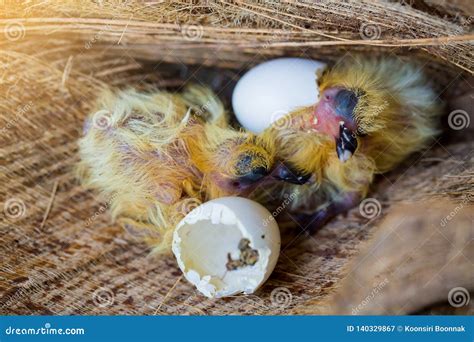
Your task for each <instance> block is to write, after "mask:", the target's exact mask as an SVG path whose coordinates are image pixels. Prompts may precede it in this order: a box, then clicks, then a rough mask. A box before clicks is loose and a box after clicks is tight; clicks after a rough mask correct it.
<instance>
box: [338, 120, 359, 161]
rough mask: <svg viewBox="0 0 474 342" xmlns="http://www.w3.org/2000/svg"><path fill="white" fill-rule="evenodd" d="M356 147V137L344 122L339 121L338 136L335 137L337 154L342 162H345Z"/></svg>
mask: <svg viewBox="0 0 474 342" xmlns="http://www.w3.org/2000/svg"><path fill="white" fill-rule="evenodd" d="M356 149H357V137H356V135H355V134H354V132H352V131H351V130H350V129H349V128H347V127H346V125H345V123H344V122H343V121H341V122H340V123H339V137H337V138H336V151H337V156H338V158H339V160H340V161H342V162H343V163H344V162H346V161H347V160H348V159H349V158H350V157H352V155H353V154H354V152H355V150H356Z"/></svg>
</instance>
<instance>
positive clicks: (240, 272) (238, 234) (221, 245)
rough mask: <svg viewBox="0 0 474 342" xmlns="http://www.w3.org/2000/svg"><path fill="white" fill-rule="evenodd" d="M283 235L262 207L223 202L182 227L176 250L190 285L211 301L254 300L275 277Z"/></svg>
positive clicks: (193, 214)
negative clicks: (236, 297)
mask: <svg viewBox="0 0 474 342" xmlns="http://www.w3.org/2000/svg"><path fill="white" fill-rule="evenodd" d="M280 245H281V242H280V230H279V228H278V225H277V223H276V221H275V219H274V218H273V216H272V215H271V214H270V212H269V211H268V210H267V209H265V208H264V207H263V206H262V205H260V204H258V203H257V202H254V201H251V200H249V199H246V198H241V197H223V198H218V199H215V200H212V201H209V202H206V203H204V204H202V205H201V206H199V207H197V208H195V209H194V210H192V211H191V212H190V213H188V215H186V217H185V218H184V219H183V220H182V221H181V222H180V223H179V224H178V225H177V227H176V229H175V232H174V235H173V244H172V250H173V253H174V255H175V257H176V260H177V261H178V265H179V267H180V269H181V271H182V272H183V274H184V276H185V277H186V279H187V280H188V281H189V282H190V283H192V284H193V285H195V286H196V288H197V290H198V291H200V292H201V293H202V294H204V295H205V296H207V297H209V298H220V297H226V296H231V295H234V294H238V293H245V294H250V293H253V292H254V291H255V290H257V288H258V287H259V286H260V285H262V284H263V283H264V282H265V281H266V280H267V279H268V277H269V276H270V274H271V273H272V271H273V269H274V268H275V265H276V263H277V260H278V256H279V254H280Z"/></svg>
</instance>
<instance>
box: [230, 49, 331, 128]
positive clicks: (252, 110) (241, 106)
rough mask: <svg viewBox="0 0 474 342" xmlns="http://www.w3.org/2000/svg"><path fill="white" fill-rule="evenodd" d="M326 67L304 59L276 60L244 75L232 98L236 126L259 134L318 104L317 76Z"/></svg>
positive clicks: (320, 63)
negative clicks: (239, 125) (300, 108)
mask: <svg viewBox="0 0 474 342" xmlns="http://www.w3.org/2000/svg"><path fill="white" fill-rule="evenodd" d="M325 67H326V64H324V63H322V62H318V61H314V60H310V59H304V58H278V59H274V60H271V61H268V62H264V63H262V64H259V65H257V66H256V67H254V68H252V69H250V70H249V71H247V73H245V74H244V76H242V78H241V79H240V80H239V81H238V82H237V85H236V86H235V89H234V92H233V94H232V107H233V109H234V113H235V116H236V117H237V120H238V121H239V123H240V124H241V125H242V126H243V127H244V128H246V129H248V130H250V131H252V132H254V133H260V132H262V131H263V130H265V128H267V127H268V126H270V125H271V124H272V123H273V122H275V121H277V120H278V119H280V118H281V117H283V116H284V115H286V114H288V113H289V112H291V111H293V110H294V109H296V108H298V107H304V106H310V105H313V104H315V103H316V102H317V101H318V97H319V91H318V88H317V84H316V82H317V74H319V73H320V72H322V70H324V68H325Z"/></svg>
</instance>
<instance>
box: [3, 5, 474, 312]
mask: <svg viewBox="0 0 474 342" xmlns="http://www.w3.org/2000/svg"><path fill="white" fill-rule="evenodd" d="M472 13H473V7H472V3H471V2H470V1H461V0H459V1H456V2H454V3H453V4H450V3H448V2H445V1H435V0H433V1H417V0H413V1H401V2H392V1H380V2H372V1H370V2H369V1H346V2H339V1H321V2H298V3H295V2H289V1H288V2H286V1H282V2H244V1H203V2H198V1H190V2H169V3H168V2H163V3H161V2H146V1H143V2H132V1H81V2H77V1H72V0H71V1H61V2H55V1H37V2H36V1H33V2H24V3H16V2H14V3H11V4H10V3H9V1H6V2H5V3H4V5H3V7H0V26H1V27H2V33H3V36H2V38H1V39H0V67H1V70H0V75H1V77H0V89H1V92H2V94H5V96H2V98H1V99H0V108H1V115H0V129H1V130H2V134H1V135H0V146H1V149H0V155H1V158H0V165H1V168H2V172H1V174H0V178H1V182H0V184H1V185H0V200H1V201H2V204H3V209H4V212H3V215H4V217H2V220H1V222H0V229H1V241H2V243H1V249H2V252H1V254H2V262H1V264H2V268H1V269H2V271H1V275H2V278H1V280H0V289H1V291H0V308H1V309H0V312H2V313H4V314H5V313H19V314H32V313H34V314H54V313H62V314H72V313H74V314H86V313H87V314H97V313H108V314H114V313H115V314H119V313H122V314H155V313H161V314H170V313H174V314H180V313H186V314H228V313H259V314H278V313H303V312H304V313H318V312H329V313H331V312H344V310H342V309H341V307H343V306H344V303H347V301H346V302H344V300H343V299H344V298H345V295H344V291H346V292H347V293H356V292H357V291H354V289H353V288H351V287H350V286H347V285H343V286H339V285H340V283H341V280H342V279H344V278H347V277H348V275H350V274H357V273H352V272H353V270H354V269H355V268H357V262H356V261H354V260H353V259H355V258H357V257H360V258H361V259H362V260H366V259H365V258H364V255H368V254H370V252H371V251H373V249H371V248H370V246H371V244H376V245H377V244H378V242H377V241H379V240H380V236H378V235H375V237H373V235H374V234H375V232H380V231H382V232H383V231H385V230H387V229H390V227H392V226H393V225H392V224H390V222H392V221H390V220H393V217H392V218H387V222H388V223H387V224H385V223H383V224H381V225H380V227H379V223H380V222H379V219H380V217H382V216H385V215H392V214H393V215H397V213H398V215H399V216H400V215H402V214H403V212H404V211H403V210H401V211H400V209H399V210H395V209H393V210H392V207H396V206H398V204H397V203H398V202H406V201H411V202H413V201H418V202H419V201H424V200H426V199H428V198H429V199H431V200H432V199H435V200H437V201H439V200H440V198H443V200H446V201H449V203H451V204H452V205H453V208H457V207H459V206H462V210H464V211H465V212H466V211H467V212H468V213H469V212H470V213H472V205H471V203H472V199H473V196H474V181H473V177H474V167H473V160H474V156H473V150H472V142H470V140H469V137H470V136H472V128H471V126H472V124H471V126H469V124H468V125H465V127H463V129H462V130H453V129H450V128H449V127H447V129H446V133H445V134H444V135H443V138H442V140H437V141H436V142H435V143H434V144H433V146H431V148H430V149H429V150H428V151H427V152H425V153H424V154H420V155H415V156H413V157H412V158H411V159H410V160H408V161H406V162H405V163H404V165H402V166H401V167H400V168H399V169H397V170H395V171H394V172H392V173H390V174H389V175H385V176H382V177H381V178H380V179H379V180H378V181H377V182H376V184H375V187H374V190H373V193H371V194H370V196H371V197H372V198H377V199H378V201H379V202H380V203H381V208H382V214H383V215H380V216H379V215H377V217H374V218H371V219H370V220H367V217H364V216H361V215H360V213H359V210H358V208H355V209H354V210H351V211H350V212H349V213H348V215H346V216H344V217H339V218H338V219H337V220H334V221H333V222H331V223H330V224H329V225H327V226H326V227H325V228H324V229H323V230H321V231H320V232H318V234H317V235H316V236H313V238H301V239H299V241H295V242H294V243H292V245H291V246H289V247H288V248H287V249H285V250H284V251H283V252H282V256H281V259H280V262H279V265H278V266H277V268H276V270H275V273H274V275H273V276H272V277H271V278H270V280H269V281H268V282H267V284H266V285H265V286H264V287H263V288H262V289H261V290H260V291H259V292H257V293H256V295H255V296H247V297H242V296H240V297H236V298H230V299H227V300H221V301H212V300H203V298H202V297H200V296H199V295H198V294H196V293H194V291H193V289H192V288H191V287H190V285H188V284H186V283H185V282H184V281H181V276H180V273H179V270H178V269H177V267H176V265H175V264H174V262H173V260H172V259H168V258H162V259H152V258H149V257H148V250H147V249H146V247H145V246H144V245H143V244H142V242H141V241H140V240H138V239H137V240H135V239H134V238H133V237H130V236H128V235H127V234H126V233H125V232H123V231H122V230H121V229H120V228H119V227H117V226H115V225H114V224H113V223H111V222H110V221H109V218H108V216H107V214H106V213H105V212H106V210H107V203H103V202H100V199H98V198H96V197H95V195H94V194H93V193H91V192H88V191H86V190H85V189H83V188H82V187H81V186H80V185H79V184H78V183H77V181H76V180H75V178H74V175H73V172H72V169H73V166H74V165H75V163H76V162H77V139H78V138H79V136H80V135H81V132H82V123H83V120H84V118H85V116H86V115H87V114H88V113H89V111H90V110H91V108H92V107H93V104H94V101H95V99H96V97H97V95H98V93H100V92H101V91H102V90H104V89H106V88H110V87H119V88H124V87H135V88H141V89H146V88H148V87H150V86H153V87H156V86H158V87H166V88H170V89H175V90H179V89H180V88H181V86H183V85H184V84H185V83H187V82H191V81H193V82H201V83H206V84H209V85H211V86H212V87H213V88H214V89H216V91H217V92H218V94H219V95H220V96H221V97H222V98H223V99H227V100H228V99H229V95H230V94H231V92H232V88H233V85H234V83H235V81H236V80H237V79H238V77H239V75H240V74H241V73H242V72H244V71H245V69H247V68H249V67H251V66H252V65H254V64H256V63H258V62H260V61H262V60H266V59H269V58H273V57H277V56H300V57H307V58H316V59H320V60H324V61H327V62H334V61H336V60H337V59H339V58H341V57H344V56H351V55H352V54H355V53H370V54H372V55H373V54H381V55H383V54H385V55H386V54H391V55H397V56H399V57H400V58H405V59H407V60H414V59H416V60H417V61H419V62H420V63H421V65H422V66H423V69H424V71H425V72H427V73H428V74H429V75H431V77H432V78H433V79H434V80H436V83H437V84H438V86H439V88H440V90H439V93H440V96H441V97H442V98H443V99H444V100H445V101H446V102H447V105H448V106H447V110H446V114H448V113H450V112H451V113H452V111H453V110H463V111H464V112H466V113H468V112H469V110H471V109H472V107H473V106H472V98H473V95H472V93H470V92H471V91H472V86H470V87H469V82H470V84H472V73H473V72H474V66H473V49H472V43H473V40H474V35H473V34H472V16H471V14H472ZM470 118H471V117H470V116H468V117H467V120H470ZM471 121H472V120H471ZM445 207H446V206H445ZM420 210H423V209H420ZM453 210H454V209H453ZM419 212H420V211H418V213H419ZM416 214H417V211H416V210H415V211H414V212H412V213H411V215H412V216H416ZM420 219H421V218H420ZM462 219H463V218H462V217H459V218H458V220H462ZM384 222H385V221H384ZM453 222H454V221H453ZM463 222H464V221H463ZM411 224H412V225H413V226H414V227H416V223H413V222H412V223H411ZM387 225H389V226H390V227H389V226H387ZM458 226H459V227H464V228H459V229H460V230H462V231H466V229H469V225H465V224H459V225H458ZM384 227H385V228H384ZM466 227H467V228H466ZM380 234H381V233H379V235H380ZM424 234H425V233H424ZM426 234H427V233H426ZM456 236H457V238H458V239H462V238H463V237H464V235H462V234H461V238H460V237H459V236H458V235H456ZM455 238H456V237H453V239H455ZM456 241H457V240H456ZM462 241H464V240H462ZM462 241H461V242H462ZM466 241H467V240H466ZM364 245H369V247H363V246H364ZM471 245H472V243H471ZM436 246H437V248H446V249H450V248H453V247H452V246H451V247H449V246H448V245H443V244H442V242H439V243H436ZM440 246H441V247H440ZM456 246H458V245H456ZM459 246H461V247H459V248H461V249H460V251H461V252H462V251H463V250H464V249H465V248H467V247H466V246H468V245H466V244H462V243H460V245H459ZM468 247H469V246H468ZM471 247H472V246H471ZM364 248H366V249H364ZM401 248H403V244H402V245H401V246H397V248H396V249H394V250H396V251H400V249H401ZM470 250H472V248H470ZM410 251H412V252H413V253H414V254H415V255H418V254H419V255H420V256H425V257H433V256H432V255H430V254H429V253H424V251H423V249H422V248H421V249H410ZM453 253H454V252H453ZM440 254H443V255H444V253H443V252H440ZM403 255H407V256H409V255H410V253H409V251H406V253H405V254H403ZM463 255H465V257H466V258H468V259H469V258H470V260H471V262H472V255H470V254H466V253H463ZM379 257H380V255H379ZM382 257H384V258H389V259H390V258H391V257H392V256H391V255H390V254H386V255H382ZM396 260H398V259H396ZM423 260H424V259H422V261H423ZM452 260H456V261H455V262H456V263H457V264H458V265H461V262H460V261H459V260H458V259H454V258H453V259H452ZM452 260H451V261H450V262H452ZM458 261H459V262H458ZM374 262H375V261H374ZM397 262H398V261H397ZM401 262H402V261H400V263H401ZM354 263H355V264H354ZM389 264H390V263H389ZM445 264H446V263H445V262H443V260H438V261H437V262H433V263H431V264H430V265H431V266H432V269H433V270H437V269H439V268H442V267H444V266H445ZM397 265H398V264H397ZM411 269H416V268H411ZM411 269H410V268H408V269H405V271H407V272H408V271H409V270H411ZM430 269H431V268H430ZM403 270H404V269H403V268H402V271H403ZM463 270H464V268H462V267H461V266H460V268H459V272H458V273H462V271H463ZM458 273H456V275H455V276H453V275H452V274H450V275H449V277H450V279H459V277H460V278H462V277H461V276H459V274H458ZM464 273H465V276H466V277H468V276H469V273H470V272H464ZM373 274H377V277H382V278H380V279H382V280H383V277H387V275H386V274H385V275H384V273H383V272H381V273H380V272H379V273H377V272H375V271H374V273H373ZM431 276H436V275H435V271H433V274H431ZM357 277H358V278H357V279H359V281H360V283H361V284H362V285H361V286H362V287H361V288H365V289H366V290H365V292H364V291H363V290H361V291H359V292H360V293H359V294H358V295H360V298H361V300H362V299H364V298H365V296H366V295H367V293H366V292H370V291H369V290H370V289H371V288H372V286H373V284H370V281H371V280H370V279H368V277H367V276H364V275H360V274H358V275H357ZM424 277H425V278H423V279H426V282H427V283H428V285H427V286H433V287H434V288H433V289H432V290H433V291H432V292H430V297H429V298H430V301H429V302H426V301H423V302H420V303H415V304H413V303H411V304H410V305H409V306H403V305H402V304H403V303H399V302H398V303H394V299H393V298H395V297H397V295H396V293H397V291H401V288H403V286H405V285H406V283H401V284H400V283H395V282H392V283H391V284H393V286H395V287H396V286H398V287H396V288H395V290H394V289H393V288H392V287H388V286H387V287H386V286H385V285H383V287H384V288H386V289H390V291H387V293H388V294H387V296H390V300H388V299H387V297H384V296H377V297H375V298H376V299H373V302H372V303H371V304H370V305H368V306H365V309H366V311H363V310H362V312H364V313H377V312H380V311H377V310H378V309H380V306H377V305H376V304H377V303H381V304H380V305H382V306H383V307H384V308H386V311H383V312H391V313H408V312H416V311H417V310H423V309H424V308H425V307H426V306H428V307H429V306H430V305H432V304H433V303H436V302H437V301H441V302H445V301H446V296H447V295H446V293H447V291H448V290H449V289H446V288H445V287H444V286H446V285H445V284H438V283H440V282H432V281H429V280H430V275H429V274H428V275H426V274H425V275H424ZM447 277H448V275H447ZM466 277H464V278H462V279H461V280H458V281H457V283H449V282H448V283H449V284H451V286H456V285H459V286H465V287H467V288H469V286H471V287H472V284H473V283H474V282H473V281H472V279H467V280H470V281H466ZM382 280H380V282H382ZM406 281H407V282H410V281H412V282H413V283H416V281H417V279H413V278H410V279H406ZM435 283H436V284H437V285H436V284H435ZM342 284H344V283H343V282H342ZM364 284H365V285H366V286H365V287H364V286H363V285H364ZM384 284H385V283H384ZM433 284H434V285H433ZM436 286H437V287H436ZM442 286H443V287H442ZM339 287H340V289H339ZM367 289H369V290H367ZM469 289H470V290H472V288H469ZM413 291H415V290H413ZM420 291H421V290H420ZM380 292H381V293H382V292H383V291H382V290H381V291H380ZM445 292H446V293H445ZM104 294H105V296H104ZM414 297H416V295H415V296H414ZM104 298H106V299H107V298H109V299H110V301H106V302H104ZM331 298H335V299H331ZM341 298H342V299H341ZM377 298H378V299H377ZM282 299H283V300H282ZM351 300H352V301H355V302H354V303H353V305H354V306H357V305H356V304H357V303H360V301H359V302H357V300H356V299H354V297H352V298H351ZM404 300H407V299H406V298H405V297H404ZM334 303H336V304H334ZM341 303H342V304H341ZM351 305H352V304H351ZM326 307H328V308H329V309H327V310H328V311H324V310H323V311H322V309H321V308H326ZM331 308H332V309H331ZM375 308H377V309H375ZM393 308H397V310H398V311H396V312H395V311H394V309H393ZM331 310H332V311H331ZM443 310H444V309H443ZM443 312H445V311H443Z"/></svg>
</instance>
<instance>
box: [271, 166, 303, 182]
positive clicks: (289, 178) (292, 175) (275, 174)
mask: <svg viewBox="0 0 474 342" xmlns="http://www.w3.org/2000/svg"><path fill="white" fill-rule="evenodd" d="M271 176H272V178H274V179H277V180H279V181H284V182H287V183H291V184H298V185H302V184H305V183H306V182H307V181H308V180H309V179H310V178H311V174H309V173H303V172H299V171H297V170H295V169H294V168H291V167H290V166H289V165H287V164H285V163H280V164H279V165H278V166H277V167H275V169H274V170H273V171H272V173H271Z"/></svg>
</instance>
